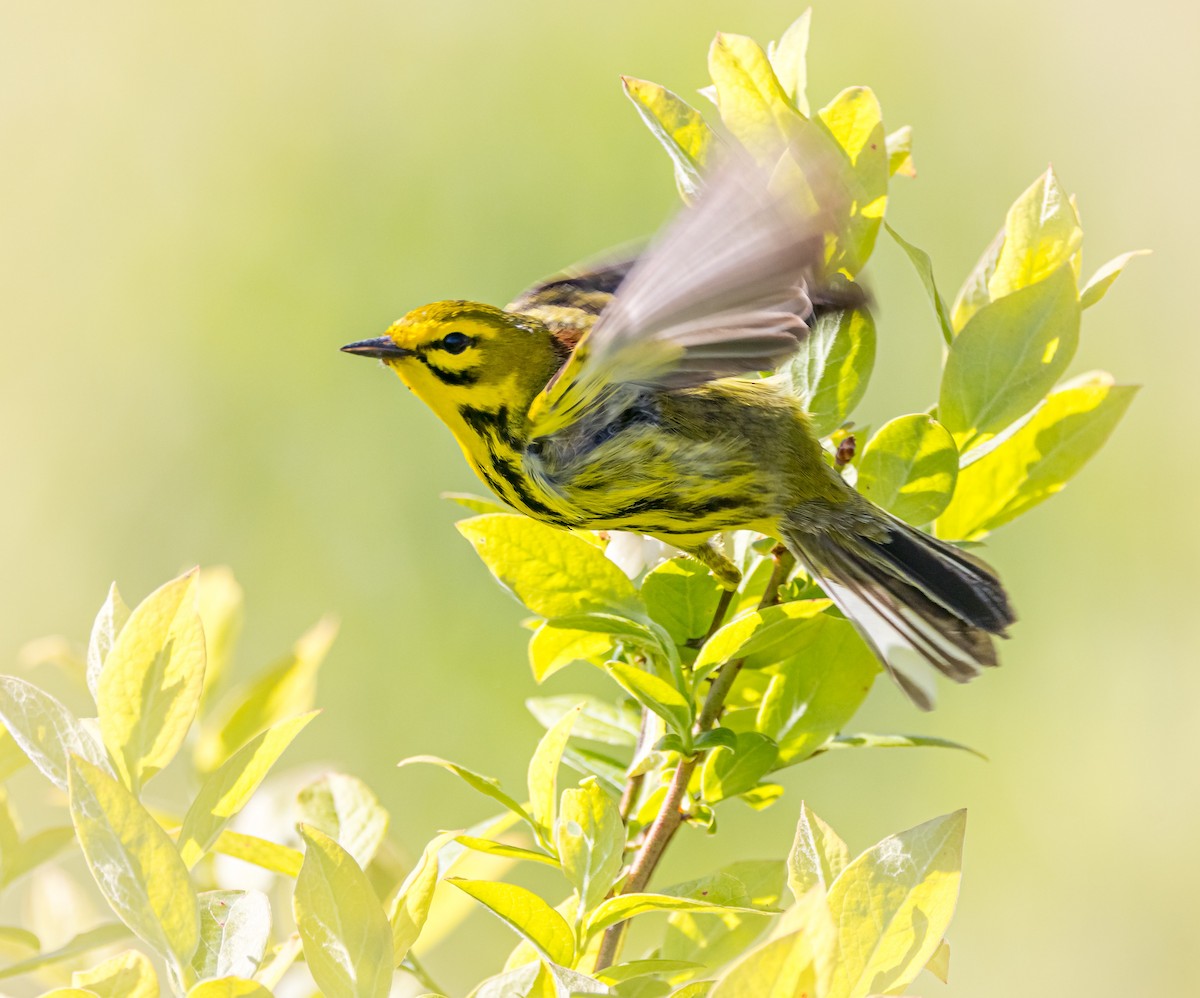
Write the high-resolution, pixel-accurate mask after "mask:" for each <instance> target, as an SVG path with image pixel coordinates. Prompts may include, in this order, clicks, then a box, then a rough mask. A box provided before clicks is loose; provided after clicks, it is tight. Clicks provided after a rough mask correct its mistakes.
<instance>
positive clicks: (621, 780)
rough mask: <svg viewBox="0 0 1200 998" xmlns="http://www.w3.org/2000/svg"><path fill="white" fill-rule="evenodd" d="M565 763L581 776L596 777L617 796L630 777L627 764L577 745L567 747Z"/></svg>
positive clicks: (564, 755)
mask: <svg viewBox="0 0 1200 998" xmlns="http://www.w3.org/2000/svg"><path fill="white" fill-rule="evenodd" d="M563 762H565V763H566V764H567V765H568V766H570V767H571V768H572V769H573V770H575V772H577V773H579V774H580V775H581V776H594V777H595V778H596V779H598V780H599V781H600V782H601V783H602V784H604V786H606V787H607V788H608V789H609V790H611V791H612V792H613V793H614V794H616V795H620V793H621V791H622V790H623V789H624V787H625V781H626V779H627V778H628V776H629V773H628V768H629V767H627V766H626V765H625V763H623V762H620V761H619V760H617V759H613V758H612V757H611V756H607V755H602V754H601V753H599V752H592V751H590V750H588V749H584V748H579V747H578V746H575V745H568V746H567V750H566V751H565V752H563Z"/></svg>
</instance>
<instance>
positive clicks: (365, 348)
mask: <svg viewBox="0 0 1200 998" xmlns="http://www.w3.org/2000/svg"><path fill="white" fill-rule="evenodd" d="M342 353H353V354H358V356H360V357H375V358H377V359H378V360H387V359H388V358H389V357H407V356H409V355H410V354H411V353H412V351H411V350H405V349H404V347H398V346H396V344H395V343H393V342H392V339H391V337H390V336H377V337H375V339H373V340H359V341H358V342H357V343H347V344H346V345H345V346H344V347H342Z"/></svg>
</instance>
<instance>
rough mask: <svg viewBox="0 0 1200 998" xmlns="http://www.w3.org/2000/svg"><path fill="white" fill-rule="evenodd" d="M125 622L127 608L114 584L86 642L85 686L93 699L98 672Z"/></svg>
mask: <svg viewBox="0 0 1200 998" xmlns="http://www.w3.org/2000/svg"><path fill="white" fill-rule="evenodd" d="M127 620H129V607H127V606H126V605H125V601H124V600H123V599H121V594H120V592H118V590H117V584H116V583H115V582H114V583H113V584H112V585H111V586H109V587H108V597H107V599H105V601H104V605H103V606H102V607H100V612H99V613H97V614H96V621H95V623H93V624H92V636H91V638H90V639H89V640H88V648H87V684H88V689H89V690H91V691H92V696H93V697H95V696H96V691H97V689H99V686H100V671H101V670H102V669H103V668H104V662H105V660H106V659H107V658H108V653H109V652H110V651H112V646H113V645H114V644H115V643H116V640H117V635H118V634H120V633H121V628H122V627H124V626H125V622H126V621H127Z"/></svg>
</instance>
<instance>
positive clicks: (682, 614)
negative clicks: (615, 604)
mask: <svg viewBox="0 0 1200 998" xmlns="http://www.w3.org/2000/svg"><path fill="white" fill-rule="evenodd" d="M642 599H643V600H645V602H646V611H647V612H648V613H649V614H650V616H651V617H652V618H653V619H654V620H656V621H657V622H658V623H659V624H661V625H662V626H663V627H664V628H666V631H667V633H668V634H670V635H671V638H672V639H673V640H674V641H675V643H676V644H679V645H682V644H685V643H686V642H688V641H690V640H692V639H693V638H702V637H704V635H705V634H707V633H708V629H709V627H711V626H712V621H713V614H714V613H716V610H717V604H718V603H719V602H720V600H721V584H720V583H719V582H718V581H717V580H716V578H714V576H713V574H712V573H711V572H710V571H709V570H708V569H707V568H705V567H704V566H703V565H701V564H700V562H698V561H696V559H694V558H672V559H671V560H670V561H664V562H663V563H662V564H661V565H658V566H657V567H656V568H654V569H653V570H652V571H650V572H649V573H647V575H646V578H645V579H643V580H642Z"/></svg>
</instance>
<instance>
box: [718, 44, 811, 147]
mask: <svg viewBox="0 0 1200 998" xmlns="http://www.w3.org/2000/svg"><path fill="white" fill-rule="evenodd" d="M708 72H709V75H710V76H711V77H712V81H713V86H714V87H715V88H716V100H717V108H718V110H719V111H720V112H721V120H722V121H723V122H724V123H725V127H726V128H728V129H729V132H730V134H732V135H733V137H734V138H736V139H737V140H738V141H739V142H740V143H741V144H742V145H744V146H745V147H746V148H747V149H748V150H749V151H750V153H751V154H752V155H753V156H754V157H755V158H756V159H758V160H759V161H760V162H762V163H771V162H774V160H775V159H776V158H777V157H778V156H779V154H780V153H781V152H783V151H784V149H786V148H787V147H788V146H789V145H790V144H791V142H792V139H793V137H794V135H795V128H796V124H797V123H802V121H803V119H801V118H799V116H798V115H797V114H796V111H795V109H794V108H793V107H792V104H791V101H790V100H789V99H788V95H787V94H786V93H785V92H784V90H783V87H782V86H781V85H780V83H779V80H778V79H777V78H776V76H775V71H774V70H773V69H772V68H771V63H770V61H769V60H768V59H767V54H766V53H765V52H764V51H763V50H762V48H761V47H759V44H758V43H757V42H756V41H754V39H752V38H747V37H746V36H745V35H731V34H725V33H724V32H718V34H717V37H716V38H715V39H714V40H713V43H712V46H711V47H710V48H709V50H708Z"/></svg>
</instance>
